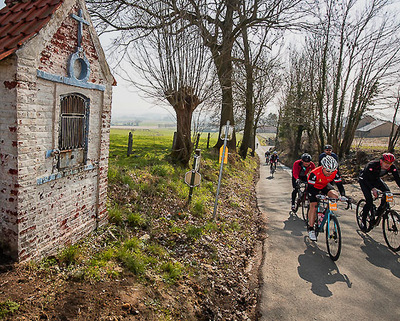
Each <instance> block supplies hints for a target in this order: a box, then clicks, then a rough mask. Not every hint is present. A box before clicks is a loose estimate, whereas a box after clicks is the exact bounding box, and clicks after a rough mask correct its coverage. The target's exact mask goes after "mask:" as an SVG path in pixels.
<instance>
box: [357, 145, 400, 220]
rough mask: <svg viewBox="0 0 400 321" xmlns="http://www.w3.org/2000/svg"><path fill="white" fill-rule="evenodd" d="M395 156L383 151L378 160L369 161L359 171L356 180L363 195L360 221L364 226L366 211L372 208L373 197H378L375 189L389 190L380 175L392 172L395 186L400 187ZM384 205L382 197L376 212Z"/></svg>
mask: <svg viewBox="0 0 400 321" xmlns="http://www.w3.org/2000/svg"><path fill="white" fill-rule="evenodd" d="M395 160H396V158H395V157H394V155H393V154H391V153H384V154H383V155H382V157H381V158H380V159H379V160H375V161H371V162H369V163H368V164H367V166H366V167H365V168H364V169H363V170H362V171H361V173H360V177H359V179H358V182H359V184H360V187H361V190H362V192H363V194H364V197H365V205H364V208H363V216H362V223H363V225H364V227H365V226H366V219H367V215H368V212H369V211H370V210H371V208H372V204H373V199H372V195H371V192H372V194H373V195H374V197H375V198H377V197H378V192H377V189H379V190H380V191H381V192H390V189H389V187H388V186H387V185H386V184H385V183H384V182H383V181H382V179H381V177H382V176H384V175H386V174H389V173H392V174H393V178H394V180H395V181H396V184H397V186H399V187H400V176H399V172H398V170H397V167H396V165H394V161H395ZM384 205H385V200H384V199H382V202H381V205H380V206H379V207H378V213H379V211H380V210H381V209H382V208H383V206H384Z"/></svg>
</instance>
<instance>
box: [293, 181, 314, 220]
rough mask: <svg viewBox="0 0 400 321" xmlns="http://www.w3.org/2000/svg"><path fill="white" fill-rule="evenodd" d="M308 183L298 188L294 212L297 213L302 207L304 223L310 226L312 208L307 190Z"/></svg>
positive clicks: (301, 184) (303, 183)
mask: <svg viewBox="0 0 400 321" xmlns="http://www.w3.org/2000/svg"><path fill="white" fill-rule="evenodd" d="M307 185H308V184H307V182H301V183H300V184H299V185H298V188H297V195H296V199H295V201H294V205H295V209H294V211H293V212H297V210H298V209H299V207H300V206H301V214H302V216H303V220H304V222H306V224H308V216H307V213H308V209H309V208H310V201H309V200H308V196H307V193H306V190H307Z"/></svg>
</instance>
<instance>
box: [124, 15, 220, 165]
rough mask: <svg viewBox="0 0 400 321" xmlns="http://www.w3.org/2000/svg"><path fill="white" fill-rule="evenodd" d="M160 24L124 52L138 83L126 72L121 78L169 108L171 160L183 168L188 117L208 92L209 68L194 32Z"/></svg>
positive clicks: (188, 153)
mask: <svg viewBox="0 0 400 321" xmlns="http://www.w3.org/2000/svg"><path fill="white" fill-rule="evenodd" d="M160 25H162V26H163V27H162V28H158V29H155V30H153V31H152V33H150V34H149V35H147V36H146V38H143V39H142V40H141V41H138V42H135V43H133V44H132V48H133V49H134V50H132V51H131V52H128V53H126V57H127V60H128V63H129V64H130V65H131V66H134V67H135V70H136V71H137V72H138V73H139V75H140V76H141V78H140V80H139V81H138V80H136V79H134V78H133V77H132V75H131V74H130V73H129V72H126V71H125V73H124V76H125V79H127V80H129V81H130V82H131V83H134V84H135V85H136V86H137V87H139V88H141V89H142V90H143V91H144V92H146V93H147V94H148V96H152V97H156V98H158V99H161V100H166V101H168V103H169V104H170V105H171V106H172V107H173V109H174V111H175V114H176V120H177V136H176V140H175V143H174V146H173V149H172V158H173V160H174V161H176V162H179V163H182V164H184V165H187V163H188V162H189V159H190V156H191V152H192V149H193V143H192V140H191V128H192V114H193V112H194V110H195V109H196V108H197V106H199V105H200V104H201V103H202V102H203V101H204V100H205V99H207V97H208V95H210V94H211V92H212V88H213V77H212V75H210V74H209V73H210V72H211V71H212V66H210V60H209V59H207V52H206V51H204V49H203V45H202V43H201V41H199V37H198V36H196V35H195V33H196V30H194V29H193V28H192V29H190V28H183V29H182V28H181V27H182V26H180V24H179V23H176V24H173V25H168V24H162V23H160Z"/></svg>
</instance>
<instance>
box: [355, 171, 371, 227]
mask: <svg viewBox="0 0 400 321" xmlns="http://www.w3.org/2000/svg"><path fill="white" fill-rule="evenodd" d="M358 182H359V184H360V187H361V191H362V192H363V194H364V198H365V205H364V208H363V216H362V223H363V224H364V226H365V224H366V220H367V216H368V213H369V212H370V211H371V208H372V205H373V199H372V194H371V188H370V187H369V186H367V184H365V183H364V181H363V180H361V179H360V180H359V181H358Z"/></svg>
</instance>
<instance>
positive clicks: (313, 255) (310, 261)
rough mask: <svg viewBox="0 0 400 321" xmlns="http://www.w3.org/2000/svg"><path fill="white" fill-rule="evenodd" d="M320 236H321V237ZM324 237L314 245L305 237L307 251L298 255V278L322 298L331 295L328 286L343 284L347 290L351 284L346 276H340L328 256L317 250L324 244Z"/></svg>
mask: <svg viewBox="0 0 400 321" xmlns="http://www.w3.org/2000/svg"><path fill="white" fill-rule="evenodd" d="M321 236H322V235H321ZM324 241H325V237H324V238H322V237H321V241H320V242H317V243H314V242H312V241H310V240H309V238H308V237H307V236H305V237H304V243H305V244H306V246H307V249H306V250H305V251H304V254H301V255H299V258H298V260H299V264H300V265H299V266H298V267H297V271H298V273H299V276H300V277H301V278H302V279H304V280H306V281H308V282H310V283H311V291H312V292H313V293H314V294H316V295H318V296H322V297H330V296H332V295H333V293H332V292H331V291H330V290H329V288H328V284H334V283H336V282H345V283H346V284H347V286H348V287H349V288H351V286H352V284H351V282H350V280H349V278H348V277H347V275H346V274H341V273H340V272H339V268H338V267H337V265H336V264H335V263H334V262H333V261H332V260H331V259H330V258H329V256H328V254H327V253H326V252H324V251H322V250H320V249H319V248H318V244H321V243H322V244H324Z"/></svg>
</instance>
